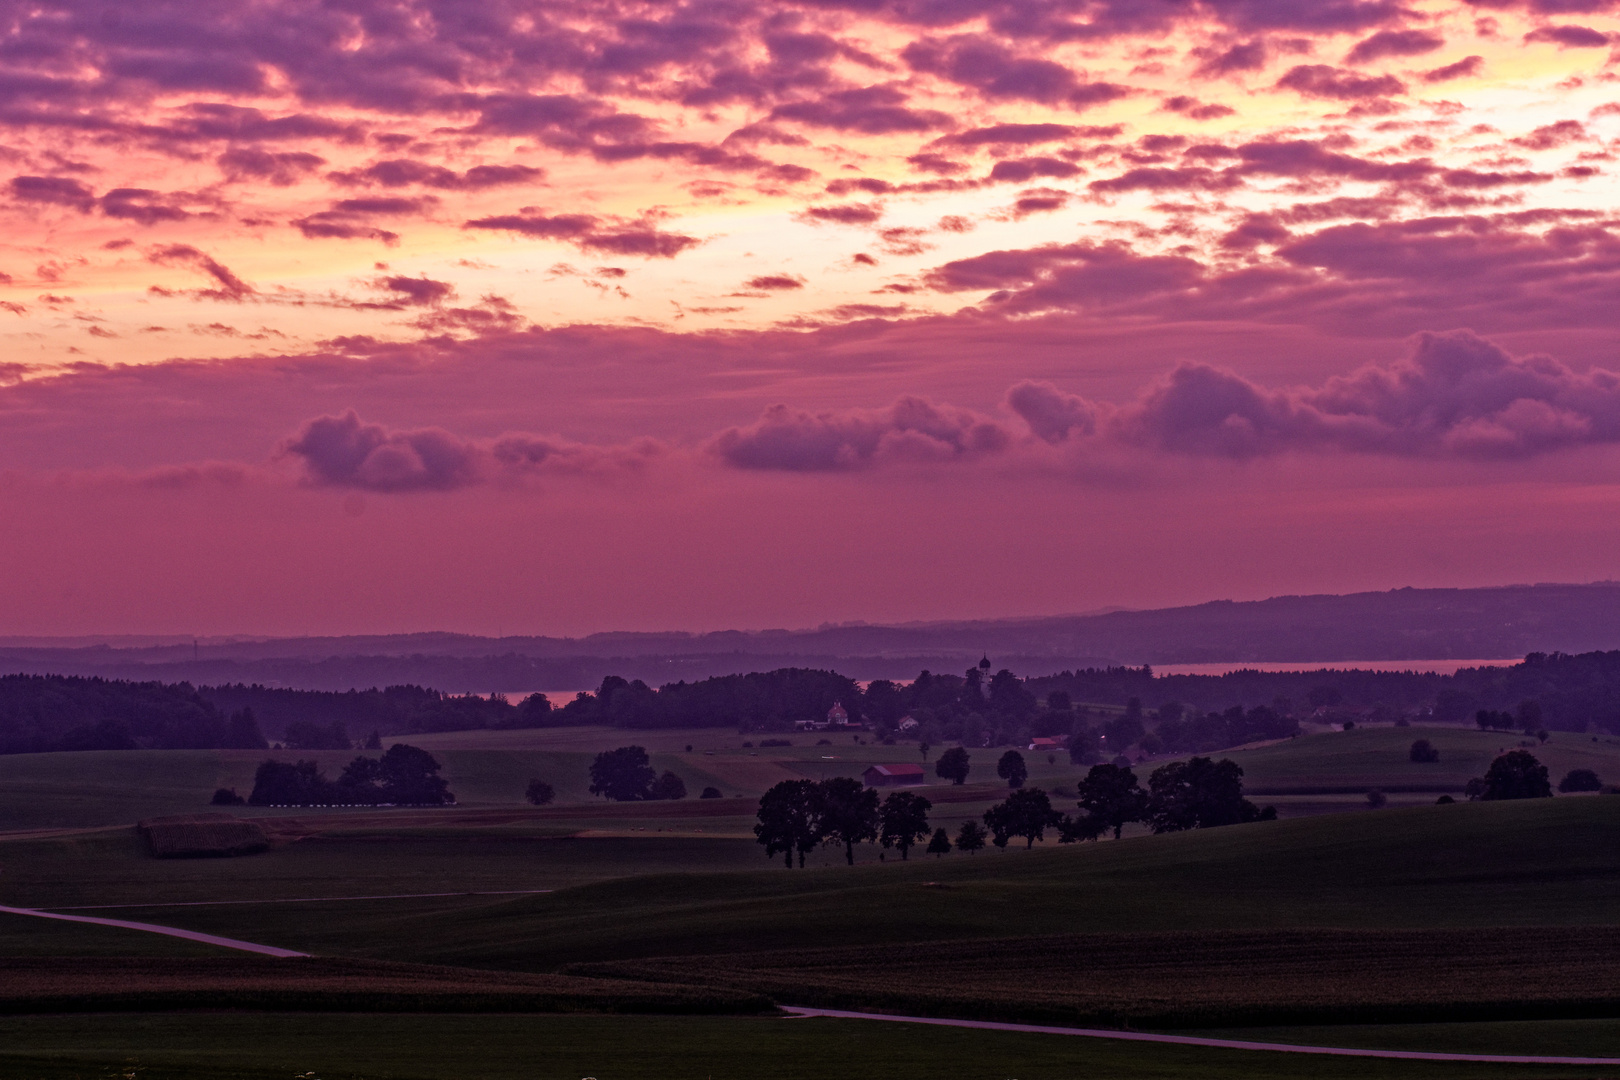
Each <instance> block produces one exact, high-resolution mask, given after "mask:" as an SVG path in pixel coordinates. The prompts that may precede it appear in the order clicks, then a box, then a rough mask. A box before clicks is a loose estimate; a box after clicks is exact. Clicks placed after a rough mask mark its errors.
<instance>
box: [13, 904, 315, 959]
mask: <svg viewBox="0 0 1620 1080" xmlns="http://www.w3.org/2000/svg"><path fill="white" fill-rule="evenodd" d="M0 914H4V915H32V916H34V917H35V918H37V919H59V920H61V921H62V922H76V923H93V924H94V925H96V926H117V927H121V928H123V929H125V930H144V931H146V932H147V933H149V934H165V935H167V936H169V937H177V938H184V939H185V940H187V941H200V942H202V943H203V944H205V945H218V946H220V947H221V948H225V949H238V950H240V951H242V952H250V953H259V954H260V955H261V956H277V957H289V956H308V955H309V954H308V953H301V952H294V951H293V950H292V949H278V948H277V947H276V946H274V945H258V944H255V943H254V942H251V941H238V940H236V939H235V938H228V937H218V936H217V935H214V934H200V933H198V932H197V931H195V930H181V929H180V928H179V927H175V926H158V925H157V924H155V923H144V922H129V921H128V920H126V919H98V918H96V917H95V916H93V915H58V914H56V913H55V912H51V911H36V910H35V909H33V908H22V907H5V906H3V905H0Z"/></svg>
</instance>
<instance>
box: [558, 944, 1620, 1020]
mask: <svg viewBox="0 0 1620 1080" xmlns="http://www.w3.org/2000/svg"><path fill="white" fill-rule="evenodd" d="M1617 949H1620V928H1616V927H1610V926H1603V927H1559V928H1555V929H1548V928H1544V927H1515V928H1511V929H1500V928H1495V929H1467V930H1442V929H1433V928H1430V929H1424V930H1327V929H1321V928H1317V929H1310V930H1278V929H1268V930H1263V931H1254V930H1248V931H1199V932H1196V933H1193V932H1172V933H1150V934H1095V933H1093V934H1073V935H1068V936H1058V937H1030V938H987V939H981V940H955V941H934V942H924V943H917V944H909V945H861V946H855V947H850V946H845V947H835V948H819V949H797V950H787V951H779V952H763V953H735V954H729V955H712V956H677V957H667V958H653V959H647V960H637V961H623V962H618V963H596V964H577V965H573V966H571V967H569V968H567V969H566V970H567V971H569V972H570V973H574V974H580V975H595V976H601V977H605V978H617V979H624V980H632V981H646V982H659V983H669V984H674V985H691V984H694V983H696V984H700V985H703V986H712V987H716V988H724V989H732V990H738V991H751V992H755V993H759V994H763V995H766V996H768V997H770V998H772V999H773V1000H776V1001H779V1002H785V1003H792V1004H795V1005H804V1006H810V1007H819V1008H827V1009H850V1010H857V1011H874V1010H875V1011H881V1012H888V1013H897V1014H901V1015H913V1016H954V1017H959V1018H962V1019H969V1020H1001V1021H1010V1022H1017V1023H1032V1024H1056V1025H1063V1026H1078V1027H1127V1028H1142V1029H1158V1028H1179V1027H1194V1026H1215V1025H1232V1026H1234V1027H1235V1026H1239V1025H1244V1024H1252V1023H1255V1022H1262V1023H1266V1024H1283V1023H1293V1024H1304V1023H1319V1024H1322V1023H1326V1024H1342V1023H1352V1022H1361V1023H1426V1022H1435V1021H1443V1020H1497V1019H1513V1020H1523V1019H1528V1018H1534V1017H1543V1016H1553V1017H1564V1018H1567V1017H1572V1016H1592V1017H1610V1016H1614V1015H1615V1014H1616V1012H1617V1011H1620V965H1617V964H1615V962H1614V960H1613V956H1614V954H1615V952H1616V950H1617ZM1419 973H1421V974H1419ZM1323 1041H1325V1042H1329V1043H1331V1042H1332V1040H1331V1039H1330V1038H1324V1040H1323Z"/></svg>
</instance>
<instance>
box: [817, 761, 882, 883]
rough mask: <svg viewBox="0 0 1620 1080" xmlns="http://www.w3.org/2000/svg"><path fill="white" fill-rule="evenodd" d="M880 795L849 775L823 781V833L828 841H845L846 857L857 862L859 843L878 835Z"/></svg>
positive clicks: (825, 841) (823, 836)
mask: <svg viewBox="0 0 1620 1080" xmlns="http://www.w3.org/2000/svg"><path fill="white" fill-rule="evenodd" d="M878 822H879V815H878V794H877V792H876V791H873V790H872V789H871V788H869V787H867V786H866V785H865V784H863V783H861V782H860V781H859V780H856V779H855V778H853V777H849V776H833V777H829V778H828V779H826V780H823V781H822V782H821V834H822V842H823V843H826V844H843V845H844V859H845V861H847V862H848V863H849V865H851V866H854V865H855V845H856V844H862V843H865V842H866V841H868V840H876V839H877V837H878Z"/></svg>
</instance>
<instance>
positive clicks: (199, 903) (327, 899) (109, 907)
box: [0, 889, 556, 911]
mask: <svg viewBox="0 0 1620 1080" xmlns="http://www.w3.org/2000/svg"><path fill="white" fill-rule="evenodd" d="M555 891H556V890H555V889H497V890H494V891H491V892H407V893H382V894H379V895H376V896H278V897H273V898H271V899H269V900H174V901H169V902H162V901H160V902H157V903H150V904H74V905H72V906H70V907H59V908H57V909H56V910H58V911H114V910H117V909H118V908H158V907H219V906H221V905H224V904H332V903H336V902H337V901H339V900H420V899H423V898H424V897H436V896H537V895H539V894H540V893H548V892H555ZM0 910H4V909H0Z"/></svg>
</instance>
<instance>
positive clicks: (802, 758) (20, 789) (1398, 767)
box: [0, 727, 1620, 836]
mask: <svg viewBox="0 0 1620 1080" xmlns="http://www.w3.org/2000/svg"><path fill="white" fill-rule="evenodd" d="M404 738H406V739H408V740H409V741H410V742H411V743H413V744H415V745H420V746H422V747H424V748H426V749H428V750H430V751H432V753H433V754H434V755H435V756H437V757H438V758H439V760H440V761H441V763H442V764H443V766H444V775H445V776H446V778H447V779H448V780H449V782H450V786H451V789H452V790H453V791H455V793H456V794H457V796H458V798H459V801H460V804H461V806H463V807H464V808H467V809H475V810H476V809H488V808H494V807H507V808H514V807H520V806H523V805H524V803H523V791H524V788H525V787H526V786H527V784H528V782H529V780H531V779H542V780H545V781H546V782H547V783H550V784H551V785H552V786H553V787H554V788H555V789H556V792H557V803H556V807H557V811H567V810H568V808H570V807H581V806H594V807H597V808H599V809H602V810H604V811H606V812H605V813H603V814H602V815H600V817H599V820H596V821H590V818H589V817H587V818H579V817H577V816H574V817H570V816H568V812H565V813H562V814H561V815H560V816H561V817H562V818H563V820H562V821H560V822H559V827H560V828H570V827H572V828H574V831H578V829H580V828H592V829H606V830H610V831H612V830H618V831H628V830H637V831H639V830H641V829H648V828H650V829H658V828H660V827H664V828H668V827H678V826H679V825H680V824H681V823H682V820H683V819H681V818H680V813H681V811H679V810H676V809H675V807H673V806H669V805H666V806H656V807H643V808H641V809H640V810H639V811H638V812H637V814H636V815H633V816H635V817H637V820H636V821H634V822H627V821H626V820H625V819H624V818H623V817H621V816H620V811H621V809H622V808H609V807H606V806H605V804H603V803H602V802H601V801H600V800H599V799H595V798H593V797H592V796H591V795H590V793H589V791H588V790H587V788H588V786H589V783H590V776H589V770H590V764H591V759H592V758H593V757H594V756H595V754H597V753H599V752H601V751H603V750H610V749H613V748H614V747H616V746H622V745H626V744H632V743H633V744H637V745H642V746H645V747H646V748H647V749H648V751H649V752H650V753H651V755H652V762H653V765H654V767H655V768H657V769H658V770H660V771H663V770H665V769H669V770H672V771H674V772H675V773H677V774H678V775H680V776H681V777H682V778H683V779H684V780H685V781H686V786H687V791H688V793H689V795H690V796H691V801H694V802H695V801H696V796H697V795H698V793H699V792H701V791H702V790H703V788H705V787H709V786H713V787H715V788H717V789H719V790H720V791H721V792H722V793H723V794H724V796H725V801H726V802H727V803H728V804H729V803H733V802H734V803H735V804H736V805H735V807H734V809H733V811H732V812H731V813H730V815H729V816H730V817H732V818H733V819H734V820H732V821H729V822H725V823H721V822H718V821H716V822H711V823H710V825H711V826H722V825H723V828H721V829H720V831H722V832H725V833H727V834H729V835H734V836H747V835H749V832H748V830H749V828H750V827H751V825H752V819H753V806H752V800H754V799H756V798H758V796H759V795H760V794H761V793H762V792H764V791H765V790H766V789H767V788H769V787H770V786H771V785H773V784H775V783H777V782H779V781H782V780H789V779H796V778H801V777H809V778H811V779H818V780H819V779H824V778H826V777H829V776H859V775H860V774H861V773H862V772H863V771H864V770H865V769H866V768H867V767H868V766H869V765H873V764H879V763H888V762H897V761H919V760H921V755H920V754H919V753H918V748H917V747H916V746H914V745H910V744H901V745H898V746H880V745H874V744H871V743H860V742H856V741H855V738H854V737H852V736H847V735H840V736H838V737H837V739H836V740H835V739H831V738H829V739H827V742H828V745H825V746H823V745H817V743H818V742H819V741H820V737H814V736H808V735H804V734H797V735H793V736H789V738H790V739H791V741H792V742H793V743H794V745H793V746H789V747H770V748H765V747H758V746H755V747H751V748H749V747H744V746H743V745H742V744H743V743H744V742H753V741H757V740H758V739H759V738H760V737H759V736H750V737H748V738H744V737H743V736H740V735H737V734H736V733H735V732H731V731H726V730H723V729H714V728H702V729H691V730H682V731H667V732H627V731H621V730H616V729H612V728H599V727H598V728H542V729H533V730H524V731H463V732H442V733H437V734H427V735H411V736H405V737H404ZM1418 738H1426V739H1428V740H1429V741H1430V742H1431V743H1433V744H1434V745H1435V746H1436V747H1437V748H1439V750H1440V760H1439V761H1438V762H1436V763H1434V764H1426V765H1419V764H1414V763H1413V762H1411V761H1410V760H1408V757H1407V751H1408V748H1409V747H1410V746H1411V744H1412V741H1413V740H1414V739H1418ZM1518 742H1519V738H1518V737H1517V736H1515V735H1512V734H1504V733H1501V732H1479V731H1473V730H1467V729H1462V728H1393V727H1376V728H1357V729H1355V730H1352V731H1347V732H1337V731H1333V732H1322V733H1317V734H1312V735H1305V736H1301V737H1300V738H1297V739H1290V740H1286V741H1284V742H1281V743H1277V744H1274V745H1269V746H1261V747H1257V748H1253V749H1245V750H1232V751H1226V752H1224V753H1223V754H1217V755H1216V756H1228V757H1231V758H1232V759H1233V760H1234V761H1236V762H1238V763H1239V764H1240V765H1242V766H1243V769H1244V772H1245V782H1246V784H1247V785H1248V788H1249V789H1250V792H1251V794H1252V796H1253V797H1254V798H1256V799H1258V800H1261V801H1264V802H1271V803H1274V804H1275V805H1276V806H1277V807H1278V810H1279V812H1281V813H1282V814H1283V816H1285V817H1289V816H1300V815H1302V814H1315V813H1325V812H1335V811H1338V812H1343V811H1352V810H1358V809H1362V808H1363V807H1364V805H1365V804H1364V802H1363V797H1364V795H1365V793H1366V792H1367V791H1368V790H1370V789H1372V788H1379V789H1381V790H1383V791H1385V792H1386V793H1388V794H1389V796H1390V801H1391V805H1394V806H1403V805H1418V804H1422V803H1430V802H1433V801H1434V798H1435V796H1436V795H1437V794H1439V793H1442V792H1450V793H1459V792H1461V791H1462V788H1463V785H1464V784H1466V783H1467V782H1468V780H1469V779H1470V778H1472V777H1475V776H1479V775H1481V774H1482V773H1483V772H1484V771H1485V769H1486V767H1487V766H1488V765H1489V764H1490V762H1491V759H1492V758H1494V757H1495V756H1496V755H1497V754H1498V753H1499V752H1500V751H1502V750H1505V749H1514V748H1516V747H1517V745H1518ZM687 746H691V747H692V750H691V752H690V753H688V752H687V751H686V749H685V748H686V747H687ZM939 752H940V749H939V748H932V749H931V750H930V753H929V758H930V759H932V758H936V757H938V755H939ZM1532 752H1533V753H1535V754H1536V756H1537V757H1538V758H1540V759H1541V761H1542V762H1543V763H1544V764H1545V765H1547V767H1548V770H1549V772H1550V773H1551V775H1552V778H1553V780H1554V782H1555V783H1556V782H1557V780H1559V779H1561V778H1562V777H1563V776H1564V774H1565V773H1567V772H1568V771H1569V770H1571V769H1575V768H1589V769H1592V770H1593V771H1595V772H1596V773H1597V774H1598V775H1599V776H1600V777H1603V778H1604V779H1605V780H1607V781H1610V782H1620V739H1615V738H1612V737H1609V736H1603V737H1601V738H1600V739H1599V740H1598V741H1593V737H1592V736H1588V735H1574V734H1570V733H1566V732H1557V733H1554V734H1553V736H1552V738H1551V739H1550V740H1549V741H1548V743H1547V744H1546V745H1544V746H1541V745H1537V746H1535V747H1534V748H1533V750H1532ZM1001 753H1002V751H1001V750H999V749H994V750H974V751H972V752H971V754H972V760H973V767H974V772H973V773H972V775H971V776H970V777H969V779H970V783H969V784H968V785H966V787H952V786H951V785H948V784H931V785H929V786H927V787H925V788H923V789H921V792H922V794H924V795H925V796H927V797H929V798H930V799H932V800H934V801H935V804H936V810H937V816H938V817H939V818H940V823H941V824H944V825H946V826H947V827H952V828H954V827H955V825H956V824H957V823H959V822H960V821H964V820H966V819H968V818H970V817H977V816H978V815H979V814H981V813H982V812H983V811H984V809H985V808H986V807H987V806H989V805H990V803H991V802H994V801H996V800H997V799H1000V798H1002V797H1003V795H1004V792H1005V787H1004V786H1003V785H1002V784H1001V782H1000V781H998V780H997V779H996V778H995V761H996V758H997V757H999V756H1000V754H1001ZM353 756H354V752H353V751H252V750H138V751H92V752H86V753H72V754H66V753H59V754H16V755H8V756H0V835H3V834H5V833H8V832H18V831H26V830H48V829H72V828H95V827H101V826H109V825H122V824H128V823H133V822H134V821H136V820H138V819H140V818H144V817H154V816H158V815H164V814H179V813H187V812H191V811H195V810H198V809H201V808H202V807H204V806H205V805H206V804H207V801H208V799H209V797H210V796H212V794H213V792H214V790H215V789H216V788H219V787H233V788H235V789H236V790H237V791H239V792H241V793H243V794H246V793H247V792H248V791H250V790H251V789H252V786H253V772H254V770H255V769H256V768H257V767H258V764H259V763H260V762H261V761H264V760H265V759H266V758H269V757H274V758H277V759H279V760H292V759H299V758H308V759H314V760H315V761H317V762H318V763H319V764H320V766H321V767H322V768H323V769H325V770H326V771H327V772H328V774H331V775H335V774H336V773H337V772H338V771H339V770H340V769H341V768H342V766H343V765H344V764H346V763H347V762H348V761H349V759H350V758H352V757H353ZM1048 757H1051V758H1054V760H1053V761H1050V762H1049V761H1048V760H1046V759H1047V758H1048ZM1025 758H1026V760H1027V761H1028V764H1029V768H1030V778H1029V783H1030V784H1031V785H1033V786H1038V787H1043V788H1046V789H1048V790H1050V791H1052V792H1053V793H1054V794H1055V795H1056V796H1057V799H1056V800H1055V801H1058V802H1059V803H1060V804H1061V805H1063V807H1064V808H1065V809H1072V808H1073V807H1072V804H1069V803H1064V802H1063V798H1064V794H1065V793H1068V795H1069V797H1070V798H1072V792H1073V790H1074V785H1075V784H1076V782H1077V781H1078V780H1079V779H1080V778H1081V777H1082V776H1083V775H1084V772H1085V770H1084V769H1083V768H1081V767H1079V766H1074V765H1071V764H1070V763H1069V761H1068V757H1067V755H1066V754H1061V753H1058V754H1050V753H1026V754H1025ZM1163 760H1165V761H1168V760H1173V759H1170V758H1166V759H1163ZM1162 763H1163V762H1162V761H1159V760H1155V761H1148V762H1144V763H1143V764H1142V765H1140V766H1138V768H1137V772H1138V774H1139V775H1140V776H1141V777H1142V778H1143V780H1144V781H1145V780H1146V777H1147V774H1148V773H1149V772H1151V771H1152V770H1153V769H1154V768H1157V767H1158V766H1159V765H1160V764H1162ZM237 812H239V813H246V814H252V815H255V816H264V815H270V816H278V817H285V816H289V815H290V816H298V815H300V814H307V813H309V812H307V811H288V810H268V809H265V810H259V809H245V810H239V811H237ZM715 812H716V811H714V810H713V809H712V808H711V809H710V810H706V811H705V813H715ZM670 814H674V815H675V817H676V820H674V821H671V822H665V821H663V820H662V819H663V818H664V817H666V816H668V815H670ZM721 816H726V815H721ZM586 822H589V823H586ZM706 831H709V832H710V833H713V832H714V831H715V829H714V828H712V827H711V828H709V829H707V830H706Z"/></svg>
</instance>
